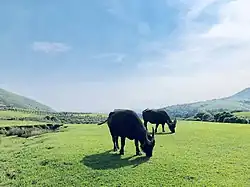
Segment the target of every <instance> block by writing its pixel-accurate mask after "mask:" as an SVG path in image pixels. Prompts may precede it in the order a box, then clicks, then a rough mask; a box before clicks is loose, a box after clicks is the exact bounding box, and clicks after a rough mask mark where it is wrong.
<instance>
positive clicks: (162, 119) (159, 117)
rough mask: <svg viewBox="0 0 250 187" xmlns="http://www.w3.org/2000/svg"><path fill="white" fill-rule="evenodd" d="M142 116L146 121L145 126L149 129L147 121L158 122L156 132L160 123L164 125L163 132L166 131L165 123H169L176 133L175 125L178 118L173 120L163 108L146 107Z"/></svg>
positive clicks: (169, 126) (172, 130) (170, 128)
mask: <svg viewBox="0 0 250 187" xmlns="http://www.w3.org/2000/svg"><path fill="white" fill-rule="evenodd" d="M142 117H143V121H144V126H145V128H146V129H147V123H148V122H150V123H152V124H156V127H155V133H157V128H158V126H159V124H161V125H162V132H165V129H164V126H165V123H167V124H168V128H169V130H170V131H171V132H172V133H175V127H176V123H177V120H176V118H175V119H174V121H171V119H170V117H169V115H168V114H167V112H166V111H165V110H163V109H148V108H147V109H145V110H143V111H142Z"/></svg>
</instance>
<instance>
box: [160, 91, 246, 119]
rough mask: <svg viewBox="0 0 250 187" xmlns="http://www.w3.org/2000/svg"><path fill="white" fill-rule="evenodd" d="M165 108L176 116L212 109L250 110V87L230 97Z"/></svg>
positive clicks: (216, 110)
mask: <svg viewBox="0 0 250 187" xmlns="http://www.w3.org/2000/svg"><path fill="white" fill-rule="evenodd" d="M164 109H165V110H166V111H167V112H168V113H169V114H170V115H171V116H175V117H184V118H185V117H191V116H193V115H195V114H196V113H198V112H203V111H210V112H218V111H225V110H227V111H235V110H240V111H250V88H246V89H244V90H242V91H240V92H238V93H236V94H233V95H232V96H229V97H224V98H220V99H213V100H207V101H200V102H194V103H186V104H178V105H171V106H167V107H164Z"/></svg>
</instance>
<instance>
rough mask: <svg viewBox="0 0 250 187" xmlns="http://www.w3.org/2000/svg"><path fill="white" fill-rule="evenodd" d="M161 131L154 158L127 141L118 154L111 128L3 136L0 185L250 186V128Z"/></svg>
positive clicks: (194, 126) (193, 126)
mask: <svg viewBox="0 0 250 187" xmlns="http://www.w3.org/2000/svg"><path fill="white" fill-rule="evenodd" d="M150 129H151V128H150ZM166 129H167V127H166ZM158 132H159V134H157V135H156V146H155V149H154V153H153V157H152V158H150V159H149V160H147V159H145V158H144V155H142V156H140V157H139V156H134V154H135V146H134V142H133V141H130V140H128V139H126V145H125V155H123V156H119V155H117V153H113V152H112V151H111V150H112V148H113V144H112V141H111V137H110V134H109V130H108V128H107V125H106V124H104V125H102V126H97V125H95V124H88V125H87V124H85V125H84V124H77V125H73V124H71V125H68V128H67V129H64V130H63V131H62V132H57V133H47V134H43V135H40V136H37V137H30V138H27V139H25V138H17V137H4V136H0V138H1V139H0V150H1V154H0V186H18V187H19V186H25V187H26V186H43V187H44V186H157V187H159V186H227V187H228V186H250V159H249V157H250V146H249V145H250V139H249V134H250V126H249V124H246V125H242V124H226V123H223V124H220V123H208V122H206V123H205V122H191V121H179V122H178V123H177V128H176V134H167V133H164V134H163V133H161V126H159V128H158ZM119 144H120V139H119Z"/></svg>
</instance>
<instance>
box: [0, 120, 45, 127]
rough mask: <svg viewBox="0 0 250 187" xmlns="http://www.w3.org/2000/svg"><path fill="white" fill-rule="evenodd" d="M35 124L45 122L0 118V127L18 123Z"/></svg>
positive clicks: (17, 124)
mask: <svg viewBox="0 0 250 187" xmlns="http://www.w3.org/2000/svg"><path fill="white" fill-rule="evenodd" d="M35 124H45V122H39V121H18V120H10V121H9V120H0V127H3V126H4V127H6V126H19V125H35Z"/></svg>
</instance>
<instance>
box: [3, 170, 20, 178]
mask: <svg viewBox="0 0 250 187" xmlns="http://www.w3.org/2000/svg"><path fill="white" fill-rule="evenodd" d="M20 173H21V171H20V170H17V171H15V170H11V171H7V172H6V177H8V178H9V179H16V177H17V175H18V174H20Z"/></svg>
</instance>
